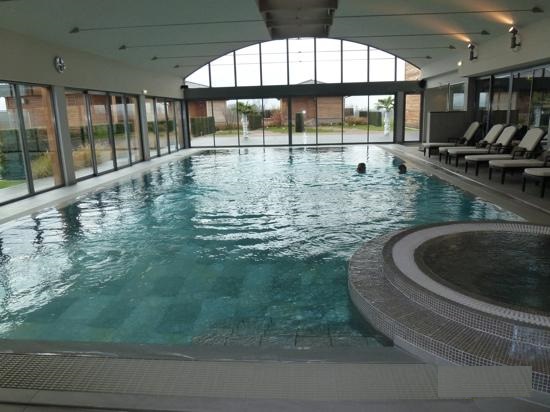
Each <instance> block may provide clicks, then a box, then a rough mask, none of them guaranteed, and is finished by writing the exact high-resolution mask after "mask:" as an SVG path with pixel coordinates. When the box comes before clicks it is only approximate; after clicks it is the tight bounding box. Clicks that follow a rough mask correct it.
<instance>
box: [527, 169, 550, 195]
mask: <svg viewBox="0 0 550 412" xmlns="http://www.w3.org/2000/svg"><path fill="white" fill-rule="evenodd" d="M527 180H535V181H538V182H539V184H540V197H544V188H545V186H546V182H550V167H532V168H529V169H525V171H524V172H523V181H522V184H521V190H522V191H523V192H525V183H527Z"/></svg>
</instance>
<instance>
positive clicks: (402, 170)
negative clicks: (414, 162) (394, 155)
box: [398, 163, 407, 175]
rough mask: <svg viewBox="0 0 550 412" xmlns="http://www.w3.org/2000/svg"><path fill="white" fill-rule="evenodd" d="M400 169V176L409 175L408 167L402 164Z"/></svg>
mask: <svg viewBox="0 0 550 412" xmlns="http://www.w3.org/2000/svg"><path fill="white" fill-rule="evenodd" d="M398 169H399V174H400V175H403V174H405V173H407V166H405V163H401V164H400V165H399V167H398Z"/></svg>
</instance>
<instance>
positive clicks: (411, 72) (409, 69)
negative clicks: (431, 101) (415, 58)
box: [405, 62, 422, 80]
mask: <svg viewBox="0 0 550 412" xmlns="http://www.w3.org/2000/svg"><path fill="white" fill-rule="evenodd" d="M421 77H422V71H421V70H420V69H419V68H418V67H416V66H413V65H412V64H410V63H409V62H405V80H420V78H421Z"/></svg>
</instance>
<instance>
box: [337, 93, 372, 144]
mask: <svg viewBox="0 0 550 412" xmlns="http://www.w3.org/2000/svg"><path fill="white" fill-rule="evenodd" d="M368 132H369V97H368V96H346V97H345V98H344V140H343V141H344V143H366V142H367V135H368Z"/></svg>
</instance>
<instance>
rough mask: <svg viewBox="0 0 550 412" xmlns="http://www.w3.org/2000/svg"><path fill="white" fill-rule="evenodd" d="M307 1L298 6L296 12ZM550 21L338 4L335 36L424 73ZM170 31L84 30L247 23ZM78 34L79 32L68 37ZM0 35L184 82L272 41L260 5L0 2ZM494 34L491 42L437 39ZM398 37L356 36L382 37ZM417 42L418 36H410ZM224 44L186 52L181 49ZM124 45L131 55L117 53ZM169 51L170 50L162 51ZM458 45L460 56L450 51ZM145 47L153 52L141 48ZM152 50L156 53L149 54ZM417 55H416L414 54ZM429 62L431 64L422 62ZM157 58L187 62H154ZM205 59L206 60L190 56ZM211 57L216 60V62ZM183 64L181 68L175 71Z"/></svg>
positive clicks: (525, 0) (250, 1)
mask: <svg viewBox="0 0 550 412" xmlns="http://www.w3.org/2000/svg"><path fill="white" fill-rule="evenodd" d="M301 1H305V0H295V1H294V3H295V4H296V7H300V3H301ZM534 6H538V7H540V8H542V9H543V10H544V11H545V12H544V13H537V14H535V13H531V12H511V11H507V12H499V13H481V14H438V15H418V16H401V17H395V16H391V17H390V16H387V17H368V18H345V16H357V15H373V14H388V13H392V14H395V13H426V12H452V11H480V10H517V9H531V8H532V7H534ZM548 17H550V0H538V1H532V0H445V1H442V0H391V1H384V0H376V1H374V0H340V1H339V6H338V9H337V10H336V13H335V16H334V23H333V26H332V28H331V30H330V37H334V38H349V39H350V40H354V41H357V42H361V43H365V44H370V45H372V46H374V47H378V48H380V49H384V50H389V51H391V52H392V53H393V54H396V55H398V56H400V57H402V58H404V59H406V60H409V61H411V62H412V63H414V64H416V65H417V66H419V67H422V66H423V65H426V64H429V63H432V62H433V61H434V60H438V59H444V58H447V57H450V56H452V55H453V54H456V55H457V58H458V56H459V53H460V55H461V54H462V52H463V50H464V49H463V48H465V47H466V42H467V39H468V38H469V39H470V40H472V41H474V42H475V43H483V42H484V41H486V40H488V39H490V38H493V37H495V36H500V35H502V34H505V33H506V32H507V30H508V28H509V26H510V22H512V21H513V22H514V24H516V25H517V26H519V28H520V30H521V27H522V26H526V25H528V24H530V23H533V22H535V21H537V20H540V19H543V18H548ZM242 20H252V21H248V22H233V23H221V24H200V25H187V26H177V25H175V26H168V27H143V28H129V29H120V28H118V29H109V30H98V31H97V30H92V31H85V30H84V29H89V28H105V27H120V26H136V25H155V24H164V25H166V24H179V23H199V22H200V23H202V22H216V21H242ZM74 27H79V28H80V29H81V31H80V32H79V33H75V34H70V33H69V32H70V31H71V29H73V28H74ZM0 28H4V29H7V30H11V31H15V32H19V33H22V34H26V35H29V36H33V37H36V38H39V39H42V40H44V41H48V42H50V43H54V44H59V45H63V46H68V47H72V48H75V49H78V50H82V51H86V52H89V53H93V54H97V55H100V56H103V57H107V58H111V59H115V60H119V61H123V62H125V63H127V64H130V65H134V66H139V67H141V68H145V69H148V70H157V71H163V72H167V73H170V74H175V75H178V76H182V77H184V76H186V75H187V74H189V73H191V72H193V71H194V70H195V69H196V68H198V67H200V66H202V65H203V64H205V63H207V62H208V61H210V60H212V59H213V58H214V56H220V55H223V54H225V53H227V52H229V51H231V50H233V49H238V48H240V47H243V46H246V45H248V44H253V43H257V42H258V41H265V40H270V38H269V34H268V31H267V28H266V26H265V23H264V22H263V21H262V15H261V14H260V12H259V11H258V6H257V3H256V1H255V0H231V1H227V0H226V1H222V0H201V1H191V0H47V1H45V0H13V1H0ZM481 30H487V31H489V33H490V35H489V36H481V35H480V34H471V35H436V36H418V35H422V34H436V33H437V34H446V33H462V32H475V33H479V32H481ZM396 34H397V35H399V34H403V35H405V36H398V37H355V36H381V35H382V36H384V35H392V36H393V35H396ZM410 35H417V36H410ZM197 42H199V43H200V42H221V43H217V44H199V45H182V43H197ZM174 43H175V45H171V46H166V44H174ZM122 45H126V46H127V47H128V48H127V49H126V50H119V48H120V46H122ZM160 45H165V46H160ZM449 45H454V46H455V47H456V48H457V49H456V50H450V49H448V48H446V47H448V46H449ZM136 46H147V47H136ZM149 46H151V47H149ZM415 48H417V49H415ZM427 55H429V56H431V57H432V58H433V59H432V60H427V59H425V58H423V57H424V56H427ZM154 56H160V57H163V56H175V57H177V56H181V58H175V59H166V60H165V59H158V60H151V59H152V58H153V57H154ZM186 56H206V57H186ZM210 56H211V57H210ZM176 64H179V65H180V66H181V67H179V68H177V69H176V68H174V65H176Z"/></svg>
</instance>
